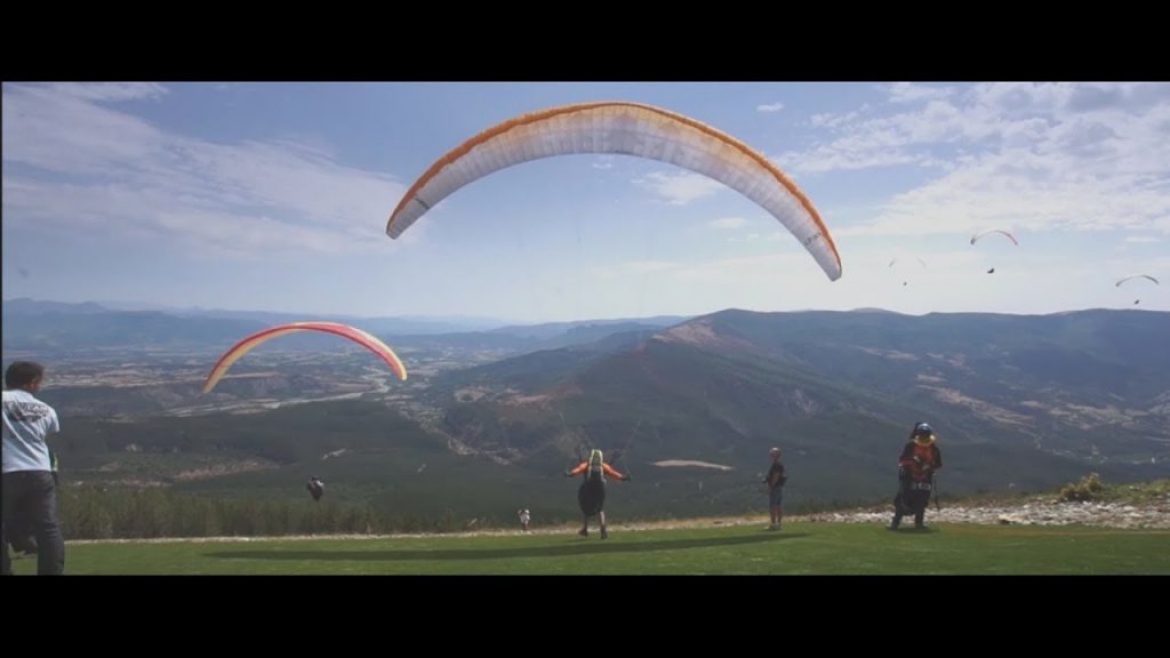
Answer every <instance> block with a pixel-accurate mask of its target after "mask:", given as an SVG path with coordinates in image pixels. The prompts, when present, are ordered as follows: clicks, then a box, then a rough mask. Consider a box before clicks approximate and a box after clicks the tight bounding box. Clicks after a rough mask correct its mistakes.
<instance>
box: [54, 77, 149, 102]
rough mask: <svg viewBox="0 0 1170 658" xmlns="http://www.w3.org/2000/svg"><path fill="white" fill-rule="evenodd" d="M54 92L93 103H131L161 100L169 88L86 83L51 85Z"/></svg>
mask: <svg viewBox="0 0 1170 658" xmlns="http://www.w3.org/2000/svg"><path fill="white" fill-rule="evenodd" d="M48 88H50V89H53V90H54V91H56V92H58V93H61V94H65V95H68V96H73V97H76V98H81V99H85V100H91V101H108V102H117V101H129V100H137V99H140V98H161V97H162V96H165V95H166V94H167V93H168V92H167V88H166V87H164V86H162V85H160V84H157V83H154V82H86V83H58V84H53V85H49V86H48Z"/></svg>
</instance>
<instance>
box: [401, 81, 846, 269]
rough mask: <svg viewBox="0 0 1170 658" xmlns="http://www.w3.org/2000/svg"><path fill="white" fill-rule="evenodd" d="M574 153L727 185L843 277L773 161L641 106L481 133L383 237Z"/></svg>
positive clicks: (431, 172) (816, 218)
mask: <svg viewBox="0 0 1170 658" xmlns="http://www.w3.org/2000/svg"><path fill="white" fill-rule="evenodd" d="M574 153H614V154H625V155H632V156H635V157H640V158H647V159H651V160H658V161H660V162H666V163H669V164H673V165H676V166H679V167H682V168H684V169H689V170H691V171H693V172H696V173H699V174H702V175H704V176H707V177H709V178H712V179H714V180H716V181H718V182H720V183H723V184H724V185H726V186H728V187H730V188H732V189H734V190H736V191H738V192H739V193H741V194H743V195H744V196H746V197H747V198H748V199H751V200H752V201H754V202H755V203H756V204H758V205H759V206H761V207H762V208H764V209H765V210H767V211H768V212H769V213H770V214H771V215H772V216H773V217H775V218H776V219H777V220H778V221H779V222H780V223H781V224H783V225H784V226H785V228H787V229H788V230H789V231H790V232H791V233H792V234H793V235H794V236H795V237H796V239H797V240H799V241H800V243H801V244H802V245H803V246H804V248H805V249H806V250H808V252H809V254H811V255H812V257H813V258H814V259H815V260H816V262H817V264H818V265H820V266H821V269H823V270H824V272H825V274H826V275H828V277H829V279H830V280H832V281H835V280H837V279H838V278H840V277H841V257H840V254H838V252H837V246H836V244H834V242H833V238H832V236H831V235H830V234H829V230H828V228H827V227H826V226H825V223H824V221H823V220H822V219H821V216H820V213H818V212H817V210H816V208H814V207H813V204H812V201H811V200H810V199H809V198H808V196H806V195H805V194H804V192H802V191H801V190H800V189H799V188H798V187H797V186H796V184H795V183H793V182H792V180H791V179H789V178H788V176H787V175H785V174H784V173H783V172H781V171H780V169H779V168H777V167H776V165H775V164H773V163H772V161H771V160H769V159H768V158H767V157H766V156H764V155H763V154H762V153H760V152H759V151H757V150H755V149H753V148H752V147H750V146H748V145H747V144H744V143H743V142H741V141H739V140H738V139H736V138H734V137H732V136H730V135H728V134H726V133H724V132H722V131H720V130H718V129H716V128H713V127H711V126H708V125H707V124H705V123H702V122H700V121H698V120H696V119H692V118H690V117H687V116H684V115H681V114H678V113H675V112H671V111H669V110H665V109H662V108H658V107H654V106H651V105H643V104H640V103H628V102H593V103H578V104H573V105H563V106H559V107H554V108H550V109H546V110H542V111H538V112H531V113H528V114H523V115H520V116H517V117H514V118H511V119H509V120H507V121H504V122H503V123H500V124H497V125H495V126H492V127H491V128H488V129H487V130H484V131H483V132H481V133H479V134H478V135H476V136H474V137H472V138H471V139H468V140H467V141H465V142H464V143H462V144H460V145H459V146H457V147H455V149H453V150H452V151H450V152H449V153H447V154H446V155H444V156H443V157H441V158H439V159H438V160H437V161H436V162H435V163H434V164H432V165H431V166H430V167H428V168H427V170H426V172H425V173H423V175H422V176H421V177H419V179H418V180H416V181H415V182H414V183H413V184H412V185H411V186H410V188H409V189H408V190H407V192H406V194H405V195H404V196H403V197H402V200H401V201H399V203H398V206H397V207H396V208H395V209H394V211H393V212H392V213H391V214H390V219H389V220H388V221H387V223H386V233H387V234H388V235H389V236H390V237H391V238H398V237H399V236H400V235H402V233H403V232H404V231H406V229H408V228H409V227H410V225H411V224H413V223H414V222H415V221H417V220H418V219H419V218H420V217H422V216H423V215H424V214H425V213H426V212H427V211H428V210H430V209H431V208H433V207H434V206H435V204H437V203H439V202H440V201H442V200H443V199H444V198H446V197H448V196H449V195H451V194H452V193H454V192H455V191H456V190H458V189H459V188H461V187H463V186H464V185H467V184H469V183H472V182H474V181H476V180H478V179H480V178H482V177H484V176H487V175H489V174H491V173H492V172H495V171H498V170H500V169H504V168H506V167H511V166H513V165H517V164H520V163H523V162H528V161H530V160H536V159H539V158H547V157H553V156H560V155H569V154H574Z"/></svg>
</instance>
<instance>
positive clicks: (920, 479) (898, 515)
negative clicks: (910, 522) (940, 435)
mask: <svg viewBox="0 0 1170 658" xmlns="http://www.w3.org/2000/svg"><path fill="white" fill-rule="evenodd" d="M940 468H942V453H940V452H939V450H938V445H937V444H936V438H935V435H934V430H933V429H932V428H931V427H930V425H929V424H927V423H916V424H915V425H914V430H913V431H911V432H910V440H909V441H907V442H906V447H904V448H903V449H902V456H901V457H900V458H899V459H898V483H899V486H898V495H897V496H895V497H894V520H893V521H892V522H891V523H890V530H897V529H898V526H899V525H900V524H901V523H902V517H903V516H906V515H907V514H913V515H914V527H915V528H916V529H918V530H925V529H926V525H925V523H924V517H925V516H926V506H927V504H928V503H929V502H930V492H931V491H932V490H933V489H934V473H935V471H937V470H939V469H940Z"/></svg>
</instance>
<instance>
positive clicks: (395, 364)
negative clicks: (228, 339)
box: [203, 322, 406, 393]
mask: <svg viewBox="0 0 1170 658" xmlns="http://www.w3.org/2000/svg"><path fill="white" fill-rule="evenodd" d="M298 331H321V332H325V333H331V334H336V335H338V336H342V337H343V338H348V339H350V340H352V341H354V342H356V343H358V344H359V345H361V346H363V347H365V348H366V349H368V350H370V351H371V352H373V353H374V354H377V355H378V356H379V357H381V358H382V360H383V361H385V362H386V364H387V365H389V366H390V369H391V370H393V371H394V374H395V375H397V376H398V378H399V379H400V380H403V381H405V380H406V367H405V366H404V365H403V364H402V360H401V359H399V358H398V355H397V354H395V353H394V351H393V350H391V349H390V347H389V346H388V345H386V344H385V343H383V342H382V341H380V340H378V339H377V338H376V337H374V336H372V335H371V334H368V333H366V332H364V331H362V330H361V329H357V328H355V327H350V326H348V325H344V324H338V323H335V322H293V323H290V324H283V325H279V326H276V327H271V328H268V329H265V330H263V331H258V332H256V333H254V334H252V335H251V336H248V337H247V338H245V339H243V340H241V341H240V342H238V343H236V344H235V345H234V346H232V348H231V349H229V350H228V351H227V352H225V353H224V355H223V356H221V357H220V358H219V361H217V362H216V363H215V366H214V367H213V368H212V369H211V374H209V375H208V376H207V381H205V382H204V383H203V392H204V393H208V392H210V391H211V390H212V389H213V388H215V385H216V384H218V383H219V380H220V379H222V378H223V376H224V374H225V373H227V371H228V369H229V368H231V367H232V364H234V363H235V362H236V361H239V360H240V359H241V358H242V357H243V356H244V355H245V354H247V353H248V352H250V351H251V350H252V349H253V348H255V347H256V346H258V345H260V344H261V343H265V342H267V341H269V340H272V339H273V338H277V337H279V336H284V335H286V334H291V333H294V332H298Z"/></svg>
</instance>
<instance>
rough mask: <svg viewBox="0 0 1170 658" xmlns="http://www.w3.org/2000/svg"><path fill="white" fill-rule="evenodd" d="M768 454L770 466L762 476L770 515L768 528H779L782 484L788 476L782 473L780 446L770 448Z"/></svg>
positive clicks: (782, 502)
mask: <svg viewBox="0 0 1170 658" xmlns="http://www.w3.org/2000/svg"><path fill="white" fill-rule="evenodd" d="M768 455H769V456H770V457H771V458H772V467H771V468H770V469H768V475H767V476H766V477H764V484H766V485H768V511H769V512H770V513H771V515H772V525H770V526H768V529H769V530H779V529H780V523H781V521H783V519H784V484H785V483H787V482H788V476H787V475H785V473H784V462H782V461H780V459H781V457H782V456H783V452H782V451H781V450H780V448H772V449H771V450H769V451H768Z"/></svg>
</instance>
